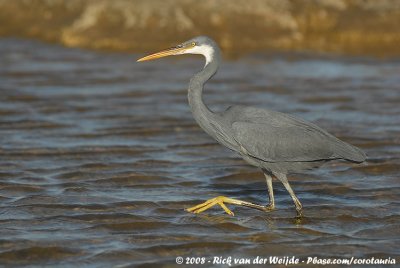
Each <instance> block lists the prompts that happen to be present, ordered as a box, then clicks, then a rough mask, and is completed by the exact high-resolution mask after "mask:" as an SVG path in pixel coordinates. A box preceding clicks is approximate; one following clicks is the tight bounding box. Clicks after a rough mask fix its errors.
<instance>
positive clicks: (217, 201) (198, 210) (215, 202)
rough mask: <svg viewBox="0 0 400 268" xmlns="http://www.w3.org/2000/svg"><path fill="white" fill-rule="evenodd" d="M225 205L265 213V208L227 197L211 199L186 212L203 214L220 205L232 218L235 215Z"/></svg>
mask: <svg viewBox="0 0 400 268" xmlns="http://www.w3.org/2000/svg"><path fill="white" fill-rule="evenodd" d="M224 203H227V204H233V205H238V206H245V207H249V208H255V209H258V210H262V211H265V207H264V206H261V205H257V204H253V203H250V202H246V201H242V200H238V199H233V198H229V197H226V196H218V197H215V198H212V199H209V200H207V201H206V202H204V203H201V204H199V205H197V206H194V207H191V208H187V209H186V211H188V212H192V213H201V212H203V211H205V210H207V209H209V208H211V207H213V206H215V205H220V206H221V207H222V208H223V209H224V210H225V212H226V213H228V214H229V215H231V216H234V213H233V212H232V211H231V210H230V209H229V208H227V207H226V206H225V204H224Z"/></svg>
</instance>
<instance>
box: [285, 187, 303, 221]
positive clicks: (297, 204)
mask: <svg viewBox="0 0 400 268" xmlns="http://www.w3.org/2000/svg"><path fill="white" fill-rule="evenodd" d="M282 183H283V186H285V188H286V190H287V191H288V192H289V194H290V196H291V197H292V199H293V202H294V205H295V206H296V211H297V215H298V216H302V215H303V212H302V208H303V206H302V205H301V203H300V200H299V199H298V198H297V196H296V195H295V194H294V192H293V190H292V187H290V184H289V182H288V181H287V180H286V181H283V182H282Z"/></svg>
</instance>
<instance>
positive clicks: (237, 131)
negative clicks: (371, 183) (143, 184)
mask: <svg viewBox="0 0 400 268" xmlns="http://www.w3.org/2000/svg"><path fill="white" fill-rule="evenodd" d="M183 54H200V55H202V56H204V58H205V65H204V67H203V68H202V70H201V71H200V72H198V73H196V74H195V75H194V76H193V77H192V78H191V79H190V83H189V88H188V101H189V106H190V109H191V111H192V114H193V117H194V119H195V120H196V122H197V123H198V124H199V126H200V127H201V128H202V129H203V130H204V131H205V132H206V133H207V134H208V135H210V136H211V137H212V138H214V139H215V140H216V141H217V142H218V143H220V144H222V145H224V146H225V147H227V148H229V149H230V150H233V151H235V152H236V153H238V154H239V155H240V156H241V157H242V158H243V159H244V161H246V162H247V163H248V164H250V165H252V166H255V167H258V168H260V169H261V171H262V172H263V174H264V177H265V180H266V184H267V189H268V196H269V202H268V203H267V205H259V204H255V203H252V202H247V201H242V200H238V199H233V198H230V197H226V196H218V197H215V198H212V199H209V200H207V201H205V202H204V203H201V204H199V205H196V206H193V207H190V208H187V209H186V210H187V211H188V212H192V213H201V212H203V211H206V210H208V209H209V208H211V207H213V206H215V205H219V206H221V208H222V209H223V210H224V211H225V212H226V213H227V214H229V215H232V216H233V215H234V213H233V212H232V211H231V210H230V209H229V208H228V207H227V206H226V204H231V205H236V206H244V207H248V208H254V209H258V210H261V211H264V212H270V211H273V210H274V209H275V201H274V191H273V185H272V180H273V179H274V178H275V179H277V180H278V181H280V182H281V183H282V184H283V186H284V187H285V188H286V190H287V191H288V193H289V194H290V196H291V198H292V199H293V202H294V205H295V208H296V211H297V215H298V216H302V215H303V214H302V204H301V202H300V200H299V199H298V198H297V196H296V194H295V193H294V191H293V189H292V187H291V186H290V184H289V181H288V179H287V175H288V174H290V173H298V172H303V171H306V170H309V169H313V168H316V167H319V166H321V165H322V164H324V163H326V162H328V161H332V160H343V161H348V162H353V163H362V162H364V161H365V159H366V155H365V153H364V152H363V151H362V150H361V149H359V148H357V147H355V146H353V145H350V144H348V143H346V142H344V141H342V140H340V139H338V138H336V137H335V136H333V135H331V134H330V133H328V132H327V131H325V130H323V129H322V128H320V127H318V126H317V125H315V124H313V123H311V122H308V121H306V120H303V119H301V118H299V117H296V116H293V115H290V114H286V113H281V112H277V111H271V110H267V109H262V108H257V107H251V106H241V105H235V106H229V107H228V108H227V109H226V110H224V111H222V112H214V111H212V110H211V109H210V108H209V107H208V106H207V105H206V104H205V103H204V102H203V98H202V93H203V88H204V85H205V84H206V83H207V81H209V80H210V79H211V78H212V77H213V76H214V75H215V74H216V72H217V70H218V67H219V65H220V62H221V50H220V48H219V46H218V45H217V43H216V42H215V41H214V40H212V39H211V38H209V37H207V36H198V37H195V38H193V39H190V40H188V41H186V42H183V43H181V44H178V45H176V46H174V47H171V48H168V49H165V50H162V51H160V52H157V53H153V54H150V55H148V56H145V57H142V58H140V59H138V60H137V61H138V62H142V61H148V60H154V59H158V58H161V57H166V56H173V55H183Z"/></svg>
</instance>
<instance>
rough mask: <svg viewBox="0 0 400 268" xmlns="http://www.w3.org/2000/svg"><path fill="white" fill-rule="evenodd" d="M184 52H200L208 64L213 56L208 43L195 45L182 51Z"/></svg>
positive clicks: (212, 50)
mask: <svg viewBox="0 0 400 268" xmlns="http://www.w3.org/2000/svg"><path fill="white" fill-rule="evenodd" d="M184 54H200V55H203V56H204V57H205V58H206V64H205V65H207V64H209V63H210V62H211V60H212V59H213V57H214V49H213V48H212V47H211V46H208V45H201V46H195V47H193V48H190V49H188V50H186V51H185V52H184Z"/></svg>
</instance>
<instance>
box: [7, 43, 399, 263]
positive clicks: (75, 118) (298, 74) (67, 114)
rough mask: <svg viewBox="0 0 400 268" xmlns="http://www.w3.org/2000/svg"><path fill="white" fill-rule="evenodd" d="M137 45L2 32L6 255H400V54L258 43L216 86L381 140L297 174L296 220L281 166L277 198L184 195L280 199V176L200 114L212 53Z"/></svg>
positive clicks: (49, 258) (359, 139) (212, 88)
mask: <svg viewBox="0 0 400 268" xmlns="http://www.w3.org/2000/svg"><path fill="white" fill-rule="evenodd" d="M138 56H139V55H127V54H102V53H95V52H89V51H83V50H77V49H68V48H64V47H60V46H54V45H48V44H43V43H38V42H33V41H24V40H16V39H0V60H1V63H2V64H1V66H0V81H1V85H0V87H1V95H0V115H1V117H0V131H1V136H0V161H1V164H0V169H1V171H0V264H3V265H6V266H7V265H10V264H18V265H26V264H30V265H37V266H41V267H42V266H46V265H47V266H54V265H59V266H65V265H71V266H72V265H75V266H76V265H79V266H80V267H110V266H119V267H124V266H129V265H144V266H145V265H146V264H147V265H149V266H151V265H154V264H158V265H160V264H164V265H166V266H174V265H175V258H176V257H177V256H183V257H189V256H204V257H212V256H234V257H251V258H253V257H256V256H261V257H269V256H275V255H277V256H296V257H299V258H301V259H306V258H307V257H309V256H321V257H331V258H333V257H352V256H355V257H364V258H366V257H375V258H378V257H380V258H387V257H392V258H399V256H400V251H399V248H398V244H399V235H400V223H399V222H400V209H399V204H400V185H399V174H400V166H399V164H400V163H399V162H400V161H399V157H400V139H399V133H400V117H399V114H400V105H399V104H400V76H399V73H400V61H399V60H375V59H358V58H340V57H327V56H324V57H323V56H313V57H311V56H307V55H254V56H248V57H244V58H241V59H239V60H235V61H227V62H225V63H224V64H223V66H222V67H221V70H220V72H219V73H218V75H217V76H215V77H214V79H213V81H212V83H210V84H209V85H208V86H207V88H206V90H205V93H206V96H205V101H206V102H207V103H209V104H210V106H211V107H212V109H216V110H217V109H223V108H224V107H227V106H228V105H231V104H234V103H235V104H245V105H256V106H260V107H265V108H269V109H273V110H279V111H282V112H288V113H293V114H296V115H298V116H301V117H303V118H305V119H308V120H311V121H313V122H316V123H317V124H319V125H320V126H321V127H323V128H325V129H327V130H328V131H330V132H331V133H332V134H334V135H336V136H338V137H339V138H341V139H343V140H345V141H348V142H350V143H352V144H354V145H357V146H359V147H361V148H362V149H363V150H365V151H366V152H367V154H368V156H369V158H368V162H367V163H366V164H363V165H352V164H345V163H341V162H335V163H333V162H332V163H329V164H327V165H325V166H324V167H322V168H320V169H317V170H315V171H312V172H308V173H306V174H294V175H292V176H291V177H290V181H291V184H292V187H293V188H294V190H295V192H296V193H297V195H298V197H299V198H300V200H301V201H302V203H303V205H304V207H305V211H304V213H305V218H304V219H303V220H301V221H296V220H295V210H294V208H293V204H292V201H291V200H290V196H289V195H288V194H287V193H286V191H285V190H284V188H283V186H282V185H281V184H280V183H279V182H274V187H275V194H276V202H277V210H276V211H275V212H272V213H268V214H265V213H262V212H259V211H255V210H251V209H246V208H239V207H236V208H235V207H232V206H230V208H231V209H232V210H233V211H234V212H235V214H236V215H235V217H231V216H228V215H226V214H224V212H223V211H222V209H220V208H215V209H210V210H209V211H207V212H206V213H204V214H200V215H193V214H189V213H187V212H185V211H184V208H186V207H190V206H192V205H195V204H197V203H200V202H202V201H204V200H206V199H208V198H212V197H215V196H218V195H226V196H229V197H233V198H238V199H243V200H248V201H252V202H256V203H262V204H265V203H267V192H266V185H265V182H264V179H263V175H262V173H261V172H259V171H258V170H257V169H255V168H254V167H251V166H248V165H247V164H245V163H244V162H243V161H242V160H241V159H240V158H238V157H237V156H236V155H235V154H234V153H232V152H230V151H229V150H227V149H225V148H223V147H222V146H220V145H218V144H216V143H215V142H214V141H213V140H212V139H211V138H209V137H208V136H207V135H206V134H205V133H203V131H202V130H201V129H200V128H199V127H198V126H197V125H196V123H195V122H194V120H193V119H192V115H191V113H190V110H189V107H188V105H187V99H186V94H187V92H186V86H187V84H188V80H189V77H190V76H191V75H192V74H193V73H194V72H196V71H197V70H198V69H199V68H201V66H202V63H200V61H199V59H198V58H196V57H180V58H179V59H178V57H174V58H169V59H164V60H160V61H154V62H149V63H141V64H138V63H136V62H135V59H136V58H137V57H138ZM398 260H400V259H398ZM202 267H204V266H202Z"/></svg>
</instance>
